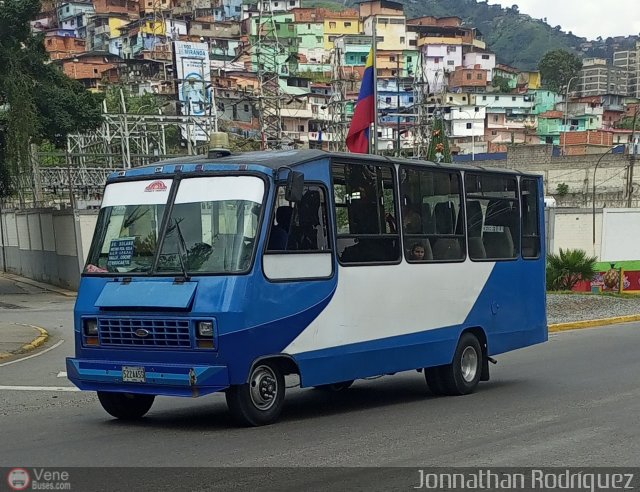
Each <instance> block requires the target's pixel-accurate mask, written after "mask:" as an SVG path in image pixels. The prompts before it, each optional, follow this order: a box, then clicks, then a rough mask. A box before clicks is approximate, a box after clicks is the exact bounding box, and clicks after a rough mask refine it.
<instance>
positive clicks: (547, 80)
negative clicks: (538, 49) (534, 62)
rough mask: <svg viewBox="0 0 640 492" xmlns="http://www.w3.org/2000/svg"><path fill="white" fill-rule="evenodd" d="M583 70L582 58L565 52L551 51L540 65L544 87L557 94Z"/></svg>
mask: <svg viewBox="0 0 640 492" xmlns="http://www.w3.org/2000/svg"><path fill="white" fill-rule="evenodd" d="M581 68H582V60H580V57H579V56H578V55H576V54H574V53H571V52H570V51H565V50H554V51H549V52H548V53H547V54H545V55H544V57H543V58H542V60H540V63H539V64H538V70H540V74H541V75H542V83H543V85H544V86H545V87H546V88H547V89H550V90H552V91H555V92H561V91H562V90H563V89H564V88H565V87H566V86H567V84H568V83H569V80H571V78H573V77H575V76H577V75H578V72H580V69H581Z"/></svg>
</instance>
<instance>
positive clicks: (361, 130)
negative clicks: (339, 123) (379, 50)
mask: <svg viewBox="0 0 640 492" xmlns="http://www.w3.org/2000/svg"><path fill="white" fill-rule="evenodd" d="M374 65H375V63H374V59H373V48H372V49H371V51H370V52H369V57H368V58H367V65H366V67H365V70H364V76H363V77H362V85H361V86H360V95H359V96H358V102H357V104H356V110H355V112H354V114H353V120H352V121H351V127H350V128H349V134H348V135H347V148H348V149H349V150H350V151H351V152H354V153H356V154H367V153H368V152H369V128H371V124H372V123H373V121H374V118H375V113H376V101H375V83H376V74H375V67H374Z"/></svg>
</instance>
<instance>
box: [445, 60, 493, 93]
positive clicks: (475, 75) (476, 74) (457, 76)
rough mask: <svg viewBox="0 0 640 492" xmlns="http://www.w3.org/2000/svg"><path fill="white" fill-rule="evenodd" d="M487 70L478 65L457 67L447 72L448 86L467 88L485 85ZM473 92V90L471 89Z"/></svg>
mask: <svg viewBox="0 0 640 492" xmlns="http://www.w3.org/2000/svg"><path fill="white" fill-rule="evenodd" d="M488 74H489V71H488V70H484V69H483V68H481V67H480V65H474V67H473V68H471V67H469V68H466V67H457V68H456V69H455V70H454V71H453V72H451V73H450V74H449V87H451V88H460V89H463V91H464V89H468V88H475V87H483V88H484V87H486V86H487V77H488ZM472 92H473V91H472Z"/></svg>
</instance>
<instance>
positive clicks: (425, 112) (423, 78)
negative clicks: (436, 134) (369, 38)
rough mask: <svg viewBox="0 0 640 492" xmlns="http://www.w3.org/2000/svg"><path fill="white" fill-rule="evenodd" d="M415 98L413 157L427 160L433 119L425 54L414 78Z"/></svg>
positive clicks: (419, 58)
mask: <svg viewBox="0 0 640 492" xmlns="http://www.w3.org/2000/svg"><path fill="white" fill-rule="evenodd" d="M413 97H414V101H415V104H414V108H415V110H414V114H415V127H414V139H413V157H415V158H426V156H427V152H428V150H429V143H430V142H431V125H432V121H431V117H432V115H430V111H429V102H430V101H429V81H428V79H427V75H426V67H425V66H424V59H423V54H422V52H420V54H419V56H418V63H417V64H416V70H415V76H414V78H413Z"/></svg>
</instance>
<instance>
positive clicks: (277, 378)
mask: <svg viewBox="0 0 640 492" xmlns="http://www.w3.org/2000/svg"><path fill="white" fill-rule="evenodd" d="M284 391H285V386H284V376H283V375H282V372H281V371H280V370H279V369H278V367H277V366H276V365H275V364H273V363H271V362H263V363H260V364H258V365H257V366H255V367H254V368H253V370H252V371H251V375H250V376H249V382H248V383H245V384H238V385H233V386H231V387H229V389H227V392H226V397H227V406H228V407H229V410H230V411H231V414H232V416H233V417H234V418H235V419H236V420H237V421H238V423H240V424H242V425H246V426H254V427H257V426H259V425H267V424H271V423H272V422H275V420H276V419H277V418H278V416H279V415H280V412H281V411H282V406H283V403H284Z"/></svg>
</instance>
